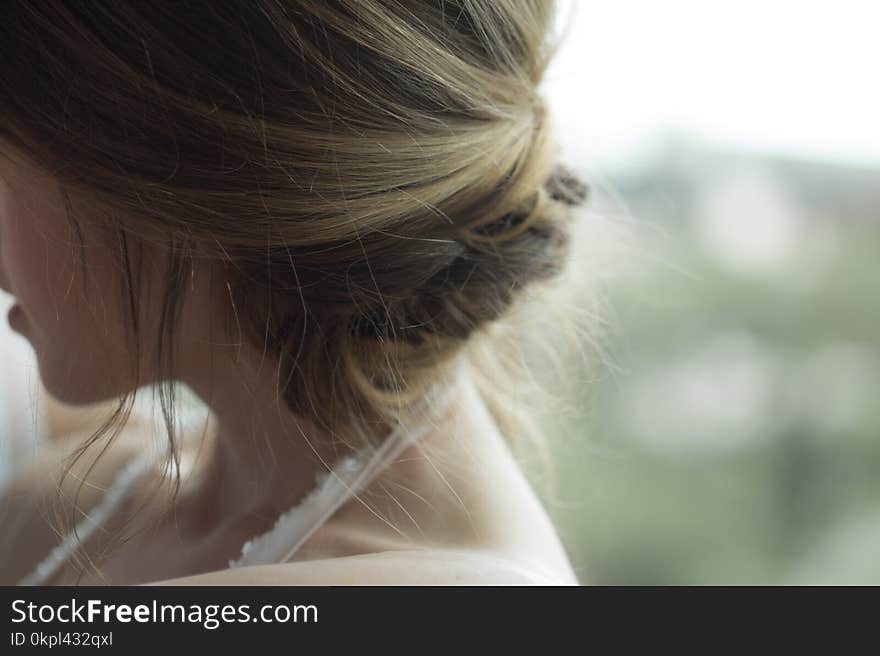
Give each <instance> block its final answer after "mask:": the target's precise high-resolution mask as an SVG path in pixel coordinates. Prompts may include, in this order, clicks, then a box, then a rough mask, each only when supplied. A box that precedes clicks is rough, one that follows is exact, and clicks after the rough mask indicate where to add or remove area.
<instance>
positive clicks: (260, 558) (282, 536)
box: [18, 361, 464, 585]
mask: <svg viewBox="0 0 880 656" xmlns="http://www.w3.org/2000/svg"><path fill="white" fill-rule="evenodd" d="M463 365H464V361H462V362H461V364H460V366H459V373H460V372H461V369H462V368H463ZM451 391H452V390H451V389H449V390H446V391H445V393H444V394H443V395H442V396H441V399H440V402H439V403H438V406H437V407H435V408H434V409H433V411H432V412H433V414H439V413H440V412H442V411H443V410H444V409H445V408H446V406H447V405H448V403H449V402H450V400H451V398H452V396H453V395H452V394H451ZM434 418H435V417H434V416H432V417H430V418H429V420H427V421H425V422H424V423H422V424H421V425H419V426H418V427H416V428H415V429H414V430H410V431H408V430H407V428H408V424H407V423H406V422H401V423H400V424H399V425H398V426H397V428H395V429H394V430H393V431H392V432H391V434H390V435H389V436H388V437H387V438H386V439H385V440H384V441H383V442H382V444H381V446H379V447H378V448H377V449H375V450H374V451H373V450H372V449H370V448H362V449H361V450H360V451H358V452H356V453H355V454H354V455H350V456H347V457H345V458H342V459H341V460H340V461H338V462H337V463H336V465H335V466H334V467H333V468H332V470H331V471H330V472H318V473H317V474H316V477H315V483H316V486H315V488H314V489H313V490H312V491H311V492H309V493H308V494H307V495H306V496H305V497H303V499H302V500H301V501H300V502H299V503H297V504H296V505H294V506H293V507H292V508H291V509H290V510H288V511H286V512H284V513H282V514H281V515H280V516H279V517H278V520H277V521H276V522H275V525H274V526H273V527H272V528H271V529H270V530H269V531H268V532H266V533H263V534H262V535H259V536H256V537H254V538H252V539H250V540H248V541H247V542H245V543H244V545H242V548H241V556H240V557H239V558H238V559H237V560H230V561H229V567H243V566H246V565H267V564H273V563H284V562H287V561H288V560H290V558H291V557H292V556H293V555H294V553H296V551H297V549H299V547H300V546H302V544H303V543H305V541H306V540H308V539H309V537H310V536H311V535H312V534H313V533H314V532H315V531H316V530H318V528H320V527H321V526H322V525H323V524H324V523H325V522H326V521H327V520H328V519H329V518H330V517H331V516H332V515H333V513H334V512H336V510H337V509H338V508H339V507H340V506H341V505H342V504H343V503H345V501H347V500H348V499H349V498H351V497H352V496H354V495H356V494H357V493H358V492H360V491H361V490H362V489H363V488H364V487H365V486H366V485H367V484H368V483H369V482H370V481H371V480H373V478H374V477H375V476H376V475H377V474H378V473H379V472H380V471H381V470H382V469H384V468H385V467H386V466H387V465H389V464H390V463H391V462H392V461H393V460H394V458H396V457H397V456H398V455H399V454H400V453H401V452H402V451H403V450H404V449H406V447H408V446H410V445H411V444H413V443H414V442H415V441H417V440H418V439H420V438H421V437H422V436H423V435H424V434H425V433H426V432H427V431H428V429H429V428H431V426H432V420H433V419H434ZM371 451H372V452H371ZM157 464H158V461H157V456H156V455H153V454H151V453H146V452H145V453H142V454H141V455H139V456H137V457H135V458H133V459H132V460H130V461H129V462H128V463H127V464H126V465H125V466H124V467H123V468H122V469H121V470H120V471H119V473H118V474H117V475H116V478H115V479H114V481H113V483H112V484H111V485H110V487H109V488H108V489H107V492H106V493H105V495H104V497H103V498H102V499H101V501H100V502H99V503H98V504H96V506H95V507H94V508H93V509H92V511H91V512H90V513H89V514H88V515H86V516H85V518H84V519H83V520H82V521H80V522H79V523H78V524H77V526H76V530H75V531H72V532H71V533H69V534H68V535H66V536H65V538H64V539H63V540H62V541H61V542H60V543H59V544H58V546H56V547H55V548H54V549H52V551H50V552H49V554H48V555H47V556H46V557H45V558H44V559H43V560H42V561H41V562H40V563H38V564H37V566H36V567H35V568H34V569H33V570H32V571H31V572H30V573H29V574H28V575H26V576H24V577H23V578H22V579H21V580H20V581H19V582H18V585H42V584H44V583H45V581H47V580H48V579H49V578H50V577H51V576H52V575H54V574H55V573H56V572H57V571H58V569H59V568H60V567H61V566H62V565H63V564H64V563H65V562H66V561H67V560H68V559H69V558H70V557H71V556H72V555H73V552H74V551H75V549H76V544H77V539H76V537H75V536H79V541H81V542H85V541H86V540H88V539H89V537H90V536H91V535H92V534H93V533H94V532H95V530H96V529H97V528H98V527H100V526H101V524H102V523H104V522H105V521H107V519H108V518H109V517H110V516H112V514H113V513H114V512H115V511H116V510H117V509H118V507H119V505H120V504H121V503H122V501H123V499H124V498H125V495H126V493H127V492H128V491H129V489H130V488H131V486H132V484H133V483H134V482H135V481H136V480H137V479H138V477H139V476H141V475H142V474H144V473H145V472H146V471H148V470H149V469H151V468H152V467H155V466H156V465H157Z"/></svg>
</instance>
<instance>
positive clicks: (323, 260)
mask: <svg viewBox="0 0 880 656" xmlns="http://www.w3.org/2000/svg"><path fill="white" fill-rule="evenodd" d="M554 11H555V7H554V3H553V2H549V1H546V0H506V1H501V0H445V1H443V0H440V1H437V2H429V1H426V0H418V1H416V0H399V1H390V0H389V1H378V0H375V1H374V0H336V1H332V2H329V1H326V0H314V1H311V0H296V1H294V0H251V1H250V2H246V3H238V2H229V3H226V2H213V1H207V2H199V1H186V2H179V1H175V2H150V3H141V2H138V3H93V2H77V3H72V2H68V3H32V2H9V3H7V4H5V5H4V18H3V21H0V117H2V118H0V135H2V136H3V137H4V138H6V139H7V140H8V141H9V142H10V143H12V144H14V145H15V146H17V147H18V148H20V150H21V151H22V152H23V153H26V154H27V155H28V156H29V157H30V158H31V159H32V160H33V161H34V162H35V163H36V164H37V165H38V166H40V167H42V168H43V169H45V170H48V171H51V172H52V173H53V174H54V175H55V176H56V177H57V178H58V179H59V180H60V181H61V183H62V184H63V188H64V190H65V192H66V193H68V194H69V195H70V197H72V198H75V200H76V201H77V203H73V202H72V203H71V206H74V205H77V204H79V203H84V202H86V201H87V202H88V206H89V207H93V208H96V210H95V212H94V213H90V214H89V216H88V217H84V218H86V220H89V221H95V222H97V221H103V222H105V227H108V228H110V229H111V230H113V231H114V232H115V233H116V234H117V235H118V238H119V241H120V245H121V246H120V248H119V249H118V251H119V253H120V258H121V259H120V264H121V265H122V266H121V270H123V271H125V272H127V276H128V287H127V289H128V290H129V291H130V290H131V289H133V288H135V285H136V279H137V276H138V272H137V271H134V272H132V270H131V266H130V262H129V257H130V255H131V251H132V250H133V249H136V248H138V245H139V244H140V243H143V242H144V241H145V240H150V241H151V242H152V243H162V244H164V245H165V246H166V247H167V249H166V252H167V253H168V258H169V260H168V262H169V270H170V272H171V275H170V276H169V280H168V283H167V289H166V293H165V295H164V298H165V307H164V308H163V312H162V316H163V332H162V335H161V336H160V344H159V353H160V359H161V360H162V363H163V365H162V366H164V367H165V368H166V369H165V370H166V371H167V378H168V379H169V380H172V379H173V377H174V375H173V364H174V363H173V362H172V361H171V359H170V358H169V357H168V353H170V352H171V349H170V344H171V343H172V340H173V335H174V327H175V321H176V318H177V316H178V313H179V307H180V303H181V302H182V299H183V298H184V295H185V291H186V285H185V281H186V276H187V272H188V271H189V269H190V258H192V257H196V255H197V256H198V257H207V258H209V259H216V260H218V261H222V262H225V263H226V265H227V269H226V270H227V271H228V279H227V282H228V288H229V296H230V298H229V300H230V303H229V308H228V309H229V312H228V313H227V317H226V319H227V321H226V329H227V330H228V332H229V334H230V335H233V336H235V335H240V336H241V338H242V339H243V340H247V341H248V342H250V343H252V344H254V345H256V346H257V347H258V348H261V349H263V348H265V350H266V352H267V353H269V354H276V355H277V356H279V357H280V359H281V363H282V370H281V371H282V375H281V383H282V388H281V390H280V393H281V395H282V396H283V398H284V401H285V402H286V403H287V404H288V405H289V406H290V407H291V408H292V409H294V410H295V411H296V412H297V413H301V414H302V415H303V416H307V417H308V418H309V419H311V420H312V421H314V422H315V423H316V424H317V425H318V426H320V427H323V428H325V429H328V430H336V429H337V428H339V427H341V426H344V425H350V424H353V423H355V422H361V421H365V420H366V421H379V420H384V419H388V418H390V417H391V416H393V415H394V414H395V413H396V412H397V411H398V410H399V408H400V404H401V401H402V400H403V401H407V400H412V401H415V400H416V399H418V398H420V397H421V396H422V395H423V394H424V392H425V391H426V390H427V389H428V388H429V387H430V386H431V385H432V384H433V383H434V382H435V381H436V380H437V379H438V373H439V372H441V371H442V370H443V368H444V367H445V366H447V365H448V363H450V362H451V361H452V360H453V358H454V357H455V356H456V355H458V354H460V353H461V352H462V351H463V350H466V349H468V348H470V345H471V344H472V342H473V340H474V339H475V338H476V336H477V335H479V334H483V333H487V332H488V331H489V327H490V326H493V325H496V324H498V323H499V322H500V321H501V320H502V319H504V317H505V316H506V315H507V313H508V311H509V309H510V308H511V307H512V306H513V305H514V304H515V302H516V300H517V298H518V296H519V295H520V294H521V292H522V290H524V289H526V288H530V287H532V286H534V285H537V284H538V283H540V282H541V281H548V280H551V279H553V278H554V277H555V276H557V275H558V274H559V272H560V271H561V270H562V268H563V267H564V265H565V263H566V261H567V257H568V251H569V241H570V240H569V235H570V218H571V212H570V210H571V208H572V206H575V205H578V204H581V203H583V201H584V200H585V198H586V197H587V187H586V185H585V184H583V183H582V182H581V181H579V180H578V179H577V177H576V176H575V175H574V174H572V172H571V171H569V170H568V169H566V168H565V167H564V166H563V165H561V164H560V162H559V161H558V155H559V148H558V144H557V142H556V140H555V138H554V135H553V132H552V129H551V122H550V117H549V114H548V112H547V109H546V107H545V104H544V100H543V99H542V98H541V96H540V94H539V93H538V84H539V82H540V81H541V78H542V76H543V74H544V71H545V69H546V66H547V64H548V62H549V61H550V58H551V57H552V55H553V53H554V51H555V49H556V47H557V45H558V44H557V43H555V42H554V41H553V40H552V39H551V34H550V28H551V27H552V24H553V19H554ZM97 208H100V211H99V210H98V209H97ZM71 220H72V221H74V222H76V221H77V220H78V219H77V217H76V216H75V215H72V216H71ZM123 302H124V303H126V304H129V303H130V304H131V305H132V322H133V326H132V329H133V334H134V335H135V336H136V335H137V330H138V326H137V325H136V323H137V318H136V317H137V315H136V312H135V311H134V309H133V305H134V300H133V299H132V298H131V294H130V293H129V294H127V295H126V297H125V298H124V299H123ZM496 384H497V381H496ZM166 394H167V393H166ZM163 399H164V397H163ZM169 405H170V406H171V407H173V404H169ZM121 407H122V406H121V405H120V408H121ZM164 408H165V402H164V400H163V409H164ZM166 426H167V427H168V429H169V433H170V434H171V435H172V440H173V431H174V423H173V421H172V420H171V419H170V418H168V416H167V415H166Z"/></svg>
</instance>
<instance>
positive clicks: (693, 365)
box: [545, 0, 880, 585]
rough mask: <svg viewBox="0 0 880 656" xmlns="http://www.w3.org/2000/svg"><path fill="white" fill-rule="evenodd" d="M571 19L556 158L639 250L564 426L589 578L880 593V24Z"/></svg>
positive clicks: (694, 5)
mask: <svg viewBox="0 0 880 656" xmlns="http://www.w3.org/2000/svg"><path fill="white" fill-rule="evenodd" d="M563 7H564V9H565V11H564V12H563V15H562V16H561V25H562V26H563V27H565V28H567V29H568V30H569V32H568V36H567V41H566V43H565V45H564V46H563V48H562V50H561V51H560V53H559V57H558V59H557V60H556V62H555V63H554V64H553V67H552V68H551V70H550V71H549V73H548V76H547V79H546V80H545V91H546V94H547V96H548V98H549V100H550V102H551V104H552V105H553V108H554V115H555V118H556V120H557V130H558V134H559V138H560V141H561V142H562V146H563V152H564V154H565V158H566V159H567V161H570V162H571V164H572V165H573V167H574V168H576V169H577V170H579V171H580V172H581V173H582V174H584V175H586V176H588V177H590V179H591V180H593V181H594V182H599V183H601V186H602V187H603V190H602V194H601V195H600V198H599V200H600V204H601V206H602V208H601V209H600V213H601V214H602V216H603V220H604V221H606V222H607V223H608V224H615V223H616V224H619V225H625V226H626V227H627V230H628V232H629V234H631V235H635V236H636V237H637V240H638V247H637V248H635V249H633V252H632V254H631V255H629V256H624V257H620V258H618V259H617V261H616V262H615V260H614V259H611V261H610V268H611V269H613V270H606V273H607V274H608V275H607V276H606V278H607V279H606V280H605V281H604V283H603V284H604V286H605V292H604V294H605V296H606V297H607V302H608V304H609V307H608V308H607V320H608V321H609V325H608V326H607V327H605V328H604V330H605V331H606V332H608V333H609V336H608V337H606V338H605V339H604V341H605V344H606V347H605V348H606V351H607V352H606V353H605V355H604V356H603V359H604V366H600V367H599V369H598V370H597V371H594V372H591V374H592V376H591V377H590V378H589V379H585V380H584V381H583V384H582V385H579V386H578V393H579V394H580V395H581V397H582V403H581V404H580V405H579V407H578V412H577V413H576V414H575V415H574V416H568V417H566V419H565V421H564V422H561V421H560V420H554V419H551V418H548V423H549V424H551V425H553V424H554V423H555V424H557V425H555V426H554V431H553V434H554V436H555V437H556V438H557V439H555V440H553V444H554V446H555V448H556V449H557V454H556V458H555V460H556V462H557V463H559V467H560V477H561V480H560V488H561V489H560V494H559V498H558V499H552V500H550V499H548V501H547V503H548V509H549V510H550V512H551V514H552V515H553V516H554V518H555V519H556V520H557V523H558V525H559V527H560V530H561V532H562V534H563V539H564V542H565V543H566V546H567V547H568V548H569V552H570V554H571V556H572V558H573V559H574V560H575V561H576V563H575V564H576V567H577V571H578V574H579V576H580V577H581V580H582V582H585V583H614V584H642V585H650V584H705V583H719V584H724V583H728V584H749V583H753V584H825V583H854V584H858V583H874V584H876V583H880V557H878V556H880V430H878V429H880V406H878V403H877V402H876V400H875V399H876V397H877V392H878V389H880V351H878V346H880V283H878V275H877V274H878V271H877V264H878V259H880V184H878V183H880V129H878V126H877V117H878V116H880V91H878V87H877V85H876V84H874V83H872V82H871V81H870V80H871V79H872V78H873V77H874V75H873V72H874V69H875V64H876V62H877V61H878V59H880V45H878V40H877V39H876V37H875V34H874V33H873V32H874V30H873V27H872V26H876V25H877V24H878V22H877V19H878V18H880V15H878V12H880V9H878V7H877V5H876V4H874V3H868V2H851V1H843V2H833V3H832V2H827V1H816V2H789V1H785V0H775V1H774V2H772V3H768V2H758V1H752V0H746V1H743V2H738V3H732V4H730V3H720V2H687V1H682V0H670V1H667V2H663V3H652V2H650V1H648V0H615V1H614V2H593V1H582V2H577V1H576V2H571V3H566V4H563ZM869 30H870V31H869ZM603 266H606V267H608V266H609V263H608V262H605V263H604V264H603Z"/></svg>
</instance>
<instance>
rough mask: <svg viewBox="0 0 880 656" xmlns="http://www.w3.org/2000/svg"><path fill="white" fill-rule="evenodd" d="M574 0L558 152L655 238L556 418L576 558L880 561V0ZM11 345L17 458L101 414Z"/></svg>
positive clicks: (620, 221)
mask: <svg viewBox="0 0 880 656" xmlns="http://www.w3.org/2000/svg"><path fill="white" fill-rule="evenodd" d="M561 9H562V13H561V15H560V21H559V24H560V29H565V30H567V37H566V42H565V44H564V46H563V47H562V49H561V50H560V52H559V54H558V57H557V59H556V60H555V61H554V63H553V65H552V67H551V69H550V70H549V71H548V74H547V77H546V79H545V81H544V84H543V87H544V91H545V94H546V96H547V98H548V101H549V103H550V105H551V108H552V113H553V117H554V120H555V121H556V124H557V128H556V129H557V131H558V135H559V141H560V142H561V145H562V148H563V157H564V159H565V160H566V162H568V163H569V164H570V165H571V167H572V168H573V169H575V170H576V171H578V172H580V173H581V174H582V175H584V176H585V177H586V178H587V179H588V180H589V181H590V182H591V183H592V184H593V185H594V192H595V196H594V203H595V212H596V220H601V221H602V222H604V223H605V225H606V226H608V227H611V228H612V229H613V228H614V226H620V227H625V229H626V233H627V235H628V237H627V239H628V240H630V243H631V244H632V243H634V244H635V248H632V249H631V250H621V251H619V252H617V251H615V257H608V258H606V260H607V261H603V267H602V273H603V280H602V286H603V291H602V293H603V298H604V303H605V304H606V312H607V314H606V316H605V317H603V321H604V322H607V325H606V326H605V327H604V329H603V330H604V331H606V332H607V337H604V338H603V354H602V356H601V361H600V362H599V363H598V366H596V367H594V368H592V369H591V370H590V371H589V372H587V371H585V372H584V375H583V376H582V378H581V380H580V382H579V383H578V384H577V385H576V387H575V389H574V391H573V395H574V398H575V399H576V402H575V404H574V405H575V407H574V412H571V413H566V414H564V415H556V414H554V415H552V416H548V417H546V418H545V421H546V424H547V426H548V433H549V434H550V438H551V439H550V442H551V444H552V446H553V448H554V449H555V456H556V457H555V461H556V462H557V467H558V473H559V488H558V493H557V494H554V495H552V496H546V497H545V503H546V505H547V508H548V511H549V512H550V514H551V515H552V516H553V518H554V520H555V521H556V522H557V525H558V527H559V530H560V534H561V536H562V538H563V541H564V543H565V545H566V547H567V549H568V551H569V553H570V555H571V557H572V560H573V562H574V565H575V567H576V570H577V572H578V575H579V577H580V579H581V581H582V582H583V583H608V584H638V585H651V584H709V583H714V584H825V583H856V584H858V583H874V584H876V583H880V558H877V557H876V554H877V552H878V550H880V435H878V432H880V431H878V427H880V407H878V404H877V403H876V402H875V400H874V398H875V396H876V394H877V390H878V385H880V351H878V341H880V285H878V282H877V280H876V269H877V261H878V254H880V209H878V208H880V184H878V180H880V129H878V128H877V126H876V120H877V116H878V115H880V92H878V90H877V85H876V82H873V81H872V80H874V79H875V77H876V75H875V64H876V62H877V61H878V59H880V46H878V40H877V39H876V36H875V31H876V25H877V24H878V21H877V19H878V17H880V16H878V15H877V14H878V11H880V10H878V9H876V8H875V5H874V4H873V3H868V2H852V1H849V0H838V1H836V2H834V3H831V2H827V1H816V2H803V1H801V2H791V1H788V0H774V2H773V3H768V2H757V1H754V0H742V1H741V2H738V3H735V4H731V3H720V2H691V1H684V0H667V2H663V3H656V2H650V0H614V1H613V2H595V1H592V0H574V1H569V2H564V1H563V2H562V3H561ZM10 304H11V301H10V299H8V297H6V296H5V295H3V294H2V292H0V306H2V307H0V311H2V312H3V316H5V314H6V310H7V309H8V307H9V305H10ZM0 358H2V362H3V365H2V366H3V367H4V368H5V369H4V372H3V374H4V375H3V376H0V427H2V431H3V434H5V435H7V436H12V435H17V434H20V431H31V432H30V433H28V434H33V432H34V431H36V434H37V436H38V440H36V441H33V440H30V441H27V442H24V443H22V441H20V440H14V439H3V440H0V450H5V451H4V452H3V453H0V478H2V477H3V475H4V472H3V471H2V469H3V468H4V467H9V466H14V463H15V462H16V458H21V457H26V456H27V455H28V454H29V453H31V452H33V451H34V449H35V448H37V446H36V445H37V444H38V443H39V439H42V437H43V436H45V435H47V434H49V433H51V431H52V426H53V422H56V424H57V422H58V421H59V417H64V413H68V415H69V416H68V418H71V417H72V418H74V419H75V420H76V421H81V422H82V421H83V419H82V415H81V414H77V413H75V412H74V413H72V412H71V410H70V409H65V408H62V407H58V406H52V404H51V402H48V401H47V400H46V399H44V398H42V397H41V398H38V399H36V404H35V405H34V404H33V403H32V402H33V401H34V399H33V398H32V397H33V392H34V389H36V388H38V387H39V382H38V380H35V377H36V371H35V365H34V364H33V361H32V353H31V352H30V348H29V346H28V345H27V344H26V342H25V341H24V339H23V338H22V337H20V336H19V335H17V334H16V333H14V332H12V331H11V330H10V329H9V328H8V325H7V324H6V322H3V325H2V326H0ZM22 376H24V378H22ZM22 380H24V381H25V382H24V384H22V382H21V381H22ZM31 408H35V410H33V411H32V410H31Z"/></svg>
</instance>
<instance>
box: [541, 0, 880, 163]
mask: <svg viewBox="0 0 880 656" xmlns="http://www.w3.org/2000/svg"><path fill="white" fill-rule="evenodd" d="M560 7H561V10H562V17H563V18H564V17H565V16H571V18H570V19H568V20H565V21H563V22H565V23H566V24H570V27H569V29H570V33H569V34H570V35H569V37H568V41H567V43H566V44H565V45H564V46H563V48H562V50H560V52H559V56H558V58H557V60H556V61H555V62H554V63H553V65H552V66H551V68H550V70H549V71H548V73H547V76H546V78H545V81H544V84H545V87H544V88H545V90H546V92H547V96H548V98H549V99H550V102H551V104H552V107H553V109H552V111H553V115H554V116H555V120H556V121H557V126H558V130H559V135H560V141H561V142H562V144H563V149H564V151H565V152H566V153H567V154H571V155H573V156H575V157H577V158H578V159H580V158H583V157H585V158H587V159H588V160H589V161H591V162H595V163H598V164H600V165H603V166H604V165H606V164H609V165H611V166H617V165H620V164H621V163H623V164H624V165H625V164H626V163H627V162H630V161H634V160H636V159H638V157H639V153H641V152H643V151H644V150H645V145H646V142H647V141H648V140H650V138H651V136H652V135H653V134H655V133H656V132H657V130H659V129H661V128H662V127H664V126H669V127H672V128H679V129H682V130H685V131H687V132H691V133H694V134H696V135H698V136H701V137H703V138H705V139H707V140H709V141H710V142H714V143H719V144H721V145H730V146H733V147H735V148H738V149H743V150H757V151H763V152H771V153H780V154H785V155H794V156H800V157H807V158H812V159H821V160H829V161H843V162H853V163H869V164H878V165H880V128H878V117H880V87H878V82H877V78H878V73H877V66H878V63H880V37H878V27H880V20H878V19H880V2H877V1H876V0H862V1H858V0H836V1H835V2H830V1H828V0H801V1H800V2H796V1H793V0H738V1H737V2H721V1H720V0H703V1H695V0H664V1H663V2H657V1H656V0H604V1H602V2H599V1H597V0H562V2H561V3H560ZM572 10H574V11H573V13H572Z"/></svg>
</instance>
